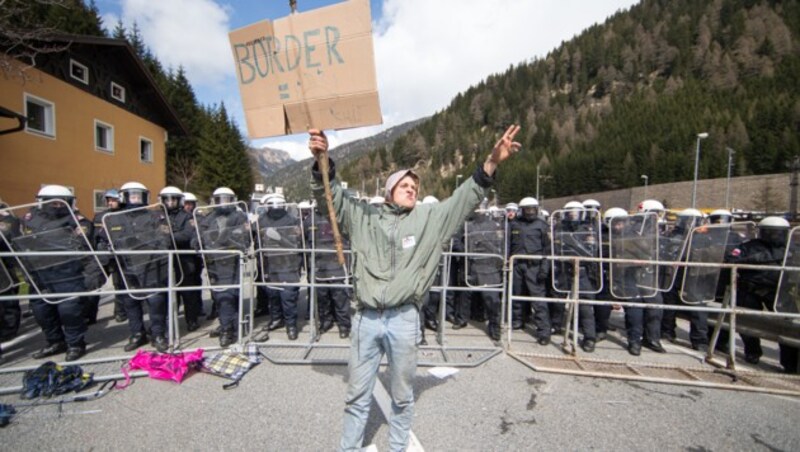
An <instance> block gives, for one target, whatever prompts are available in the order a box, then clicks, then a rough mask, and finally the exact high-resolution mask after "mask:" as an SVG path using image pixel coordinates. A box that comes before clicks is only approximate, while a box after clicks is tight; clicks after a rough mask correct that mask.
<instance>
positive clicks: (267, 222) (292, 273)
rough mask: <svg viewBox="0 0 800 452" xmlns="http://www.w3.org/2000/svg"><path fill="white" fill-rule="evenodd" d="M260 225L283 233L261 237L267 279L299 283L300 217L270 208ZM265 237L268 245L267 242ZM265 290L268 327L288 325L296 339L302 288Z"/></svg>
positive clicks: (288, 331) (266, 229)
mask: <svg viewBox="0 0 800 452" xmlns="http://www.w3.org/2000/svg"><path fill="white" fill-rule="evenodd" d="M258 225H259V227H260V228H261V229H262V230H264V231H268V230H269V229H270V228H272V229H273V231H274V232H275V233H277V234H278V235H279V236H280V238H277V239H271V238H267V237H262V244H261V246H262V247H263V248H265V249H266V251H264V252H265V253H266V259H262V262H264V263H265V265H266V268H264V269H263V271H264V274H265V275H266V276H267V280H268V281H269V282H275V283H298V282H299V281H300V269H301V267H302V264H303V259H302V255H301V254H300V241H301V238H302V234H303V231H302V229H301V225H300V220H299V219H298V218H295V217H294V216H293V215H290V214H289V212H288V211H287V210H286V209H269V210H267V211H266V212H265V213H263V214H261V215H260V216H259V218H258ZM264 240H266V241H267V243H268V244H265V243H264ZM269 248H281V249H294V248H297V249H298V251H297V253H294V252H286V251H279V252H276V253H271V252H270V251H269ZM266 293H267V300H268V302H269V310H270V317H271V322H270V324H269V329H271V330H272V329H277V328H280V327H281V326H282V325H285V326H286V331H287V334H288V335H289V338H290V339H296V338H297V298H298V295H299V288H298V287H286V286H282V287H280V288H272V287H267V290H266Z"/></svg>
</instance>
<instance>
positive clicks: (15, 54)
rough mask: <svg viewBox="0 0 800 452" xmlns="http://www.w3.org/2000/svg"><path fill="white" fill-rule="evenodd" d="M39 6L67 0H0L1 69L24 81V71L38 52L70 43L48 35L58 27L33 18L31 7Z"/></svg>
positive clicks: (62, 3) (63, 47)
mask: <svg viewBox="0 0 800 452" xmlns="http://www.w3.org/2000/svg"><path fill="white" fill-rule="evenodd" d="M42 6H57V7H63V8H67V5H66V0H0V49H1V50H2V53H0V70H2V71H3V75H4V76H6V77H8V78H19V79H21V80H22V81H23V82H24V81H25V80H27V77H26V71H27V70H28V69H30V68H32V67H34V66H36V58H37V56H39V55H41V54H45V53H55V52H63V51H64V50H66V49H67V48H68V47H69V43H64V42H53V41H50V40H49V39H48V37H49V36H52V35H53V34H54V33H57V32H58V31H59V30H57V29H56V28H53V27H47V26H43V25H42V24H41V23H37V22H36V21H35V19H33V17H34V15H33V14H32V13H33V10H34V9H35V8H37V7H42Z"/></svg>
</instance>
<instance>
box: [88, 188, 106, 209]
mask: <svg viewBox="0 0 800 452" xmlns="http://www.w3.org/2000/svg"><path fill="white" fill-rule="evenodd" d="M97 195H100V205H97V199H98V198H97ZM105 195H106V190H92V205H93V206H94V212H95V213H97V212H103V211H104V210H106V209H108V207H107V206H106V197H105Z"/></svg>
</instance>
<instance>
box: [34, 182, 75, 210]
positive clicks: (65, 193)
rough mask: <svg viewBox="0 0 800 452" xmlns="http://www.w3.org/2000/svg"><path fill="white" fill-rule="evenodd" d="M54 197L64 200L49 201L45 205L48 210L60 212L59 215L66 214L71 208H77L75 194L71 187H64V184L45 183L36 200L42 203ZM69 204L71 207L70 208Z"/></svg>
mask: <svg viewBox="0 0 800 452" xmlns="http://www.w3.org/2000/svg"><path fill="white" fill-rule="evenodd" d="M53 199H58V200H60V201H63V202H64V204H62V203H47V204H45V205H44V206H43V207H44V208H45V209H47V211H48V212H50V213H53V214H58V215H59V216H61V215H65V214H66V213H67V211H68V210H69V208H73V209H74V208H75V195H73V194H72V192H71V191H70V190H69V188H67V187H64V186H63V185H45V186H44V187H42V188H41V189H39V192H38V193H37V194H36V201H37V202H39V203H41V202H44V201H50V200H53ZM68 206H69V208H68Z"/></svg>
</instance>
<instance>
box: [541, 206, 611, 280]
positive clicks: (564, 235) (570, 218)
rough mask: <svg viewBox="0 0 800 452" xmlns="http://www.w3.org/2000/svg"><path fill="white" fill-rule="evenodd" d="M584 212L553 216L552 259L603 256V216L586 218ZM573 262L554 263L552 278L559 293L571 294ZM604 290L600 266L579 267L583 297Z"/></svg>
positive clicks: (551, 224)
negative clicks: (601, 217) (601, 227)
mask: <svg viewBox="0 0 800 452" xmlns="http://www.w3.org/2000/svg"><path fill="white" fill-rule="evenodd" d="M585 213H586V212H585V210H577V209H571V210H556V211H555V212H553V213H552V215H551V216H550V218H551V223H550V237H551V248H550V252H551V255H552V256H556V257H577V258H581V257H590V258H597V257H600V256H601V251H600V248H601V245H600V244H601V243H602V242H601V237H600V216H599V215H596V216H594V217H593V218H589V216H587V215H585ZM573 265H574V264H573V262H572V261H570V260H563V259H559V260H556V259H554V260H553V262H552V271H551V272H550V273H551V278H552V284H553V289H555V291H556V292H560V293H569V292H571V291H572V276H573V268H574V267H573ZM601 290H603V278H602V269H601V263H600V262H586V261H583V262H581V263H580V274H579V287H578V293H580V294H596V293H599V292H600V291H601Z"/></svg>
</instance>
